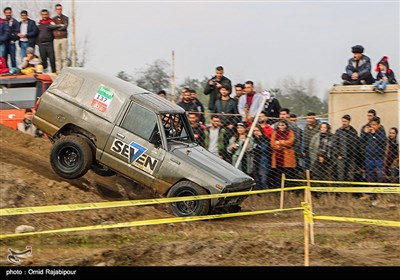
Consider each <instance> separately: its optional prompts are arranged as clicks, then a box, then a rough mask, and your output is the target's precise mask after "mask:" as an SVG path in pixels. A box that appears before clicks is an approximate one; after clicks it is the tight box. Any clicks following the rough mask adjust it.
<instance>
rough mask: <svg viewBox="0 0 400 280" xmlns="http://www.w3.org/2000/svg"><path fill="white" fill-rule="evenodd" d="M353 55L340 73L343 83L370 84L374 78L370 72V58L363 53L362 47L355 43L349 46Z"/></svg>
mask: <svg viewBox="0 0 400 280" xmlns="http://www.w3.org/2000/svg"><path fill="white" fill-rule="evenodd" d="M351 52H352V53H353V57H352V58H350V59H349V62H348V63H347V66H346V73H343V74H342V80H343V85H362V84H364V85H365V84H367V85H371V84H372V83H373V82H374V81H375V79H374V77H372V74H371V59H370V58H369V57H368V56H366V55H365V54H363V53H364V47H363V46H360V45H355V46H353V47H352V48H351Z"/></svg>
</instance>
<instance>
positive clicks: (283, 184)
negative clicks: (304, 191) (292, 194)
mask: <svg viewBox="0 0 400 280" xmlns="http://www.w3.org/2000/svg"><path fill="white" fill-rule="evenodd" d="M285 180H286V176H285V173H282V178H281V203H280V207H281V209H283V197H284V195H285V191H284V189H285Z"/></svg>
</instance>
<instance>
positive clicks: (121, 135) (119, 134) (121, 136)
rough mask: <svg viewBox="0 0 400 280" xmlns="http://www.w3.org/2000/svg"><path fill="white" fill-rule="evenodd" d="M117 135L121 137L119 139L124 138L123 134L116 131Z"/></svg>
mask: <svg viewBox="0 0 400 280" xmlns="http://www.w3.org/2000/svg"><path fill="white" fill-rule="evenodd" d="M117 137H119V138H121V139H125V135H123V134H121V133H117Z"/></svg>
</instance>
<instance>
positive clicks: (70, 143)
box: [50, 135, 92, 179]
mask: <svg viewBox="0 0 400 280" xmlns="http://www.w3.org/2000/svg"><path fill="white" fill-rule="evenodd" d="M50 163H51V167H52V168H53V170H54V172H56V173H57V175H59V176H60V177H62V178H65V179H75V178H79V177H82V176H83V175H85V174H86V172H87V171H88V170H89V169H90V167H91V164H92V150H91V149H90V146H89V143H88V142H87V141H86V140H85V139H83V138H81V137H78V136H75V135H68V136H65V137H62V138H60V139H59V140H57V141H56V142H55V143H54V145H53V147H52V149H51V152H50Z"/></svg>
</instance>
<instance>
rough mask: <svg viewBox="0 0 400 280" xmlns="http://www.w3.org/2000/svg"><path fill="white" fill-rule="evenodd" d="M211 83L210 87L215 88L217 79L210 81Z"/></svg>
mask: <svg viewBox="0 0 400 280" xmlns="http://www.w3.org/2000/svg"><path fill="white" fill-rule="evenodd" d="M211 81H212V85H211V86H214V87H215V86H216V85H217V82H218V81H217V79H211Z"/></svg>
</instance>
